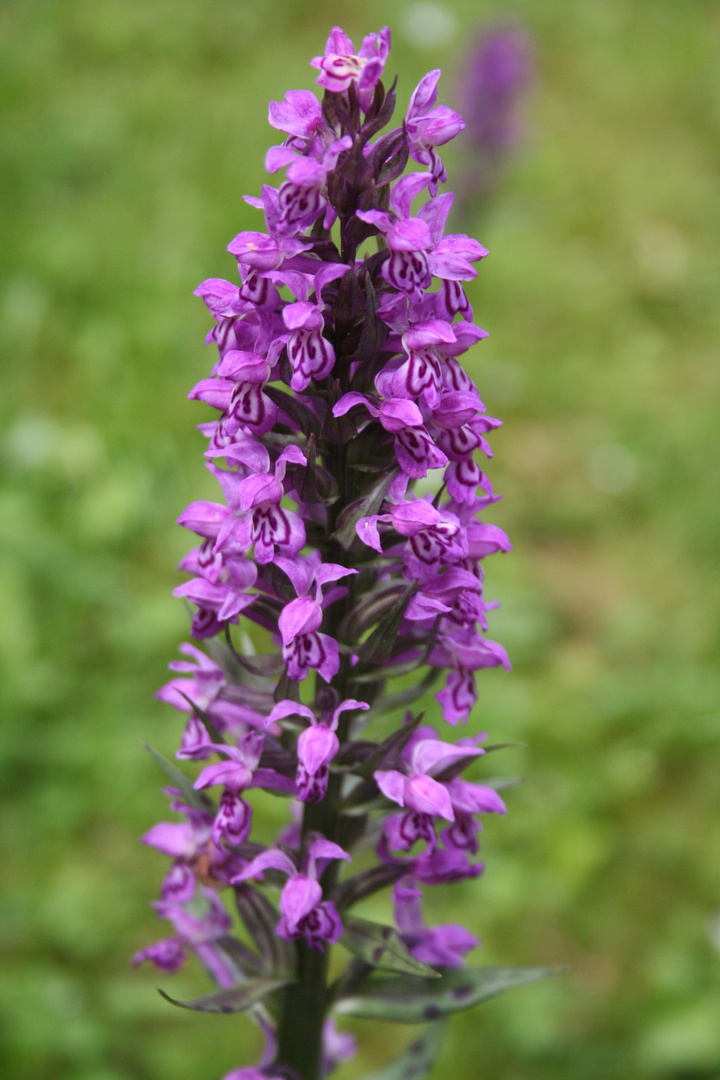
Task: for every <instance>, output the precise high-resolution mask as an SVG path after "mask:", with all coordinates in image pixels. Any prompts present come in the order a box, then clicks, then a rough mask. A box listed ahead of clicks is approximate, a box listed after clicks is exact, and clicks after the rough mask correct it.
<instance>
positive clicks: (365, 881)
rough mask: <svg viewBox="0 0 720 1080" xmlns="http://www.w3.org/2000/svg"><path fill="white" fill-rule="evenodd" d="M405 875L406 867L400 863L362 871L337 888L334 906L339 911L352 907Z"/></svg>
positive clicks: (334, 894) (334, 893)
mask: <svg viewBox="0 0 720 1080" xmlns="http://www.w3.org/2000/svg"><path fill="white" fill-rule="evenodd" d="M406 873H407V867H406V866H404V865H403V864H402V863H395V864H393V863H385V864H382V865H380V866H371V867H370V869H369V870H363V871H362V872H361V873H359V874H356V875H355V877H351V878H348V879H347V881H343V882H342V883H341V884H340V885H338V886H337V888H336V889H335V891H334V892H333V900H334V901H335V906H336V907H337V908H339V909H341V910H342V909H343V908H349V907H352V905H353V904H357V902H358V901H359V900H364V899H365V897H366V896H372V894H373V893H376V892H377V891H378V890H379V889H385V888H386V887H387V886H388V885H394V884H395V882H396V881H398V880H399V879H400V878H401V877H404V876H405V874H406Z"/></svg>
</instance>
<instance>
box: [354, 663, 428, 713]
mask: <svg viewBox="0 0 720 1080" xmlns="http://www.w3.org/2000/svg"><path fill="white" fill-rule="evenodd" d="M441 672H442V668H430V670H429V671H428V673H427V675H425V676H424V677H423V679H422V681H421V682H419V683H415V685H414V686H408V687H406V688H405V689H404V690H397V691H396V692H395V693H392V694H383V695H381V697H379V698H377V699H376V701H375V704H374V705H373V707H372V709H371V710H370V712H368V713H366V714H365V717H364V719H365V723H366V724H367V725H369V724H370V723H372V721H373V720H376V719H377V718H378V716H384V715H385V714H386V713H389V712H393V711H394V710H395V709H401V708H403V707H404V706H405V705H412V703H413V702H414V701H417V700H418V698H421V697H423V695H424V694H426V693H427V692H428V690H430V689H431V688H432V686H433V683H436V682H437V680H438V679H439V677H440V674H441Z"/></svg>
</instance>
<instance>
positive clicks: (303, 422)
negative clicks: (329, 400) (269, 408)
mask: <svg viewBox="0 0 720 1080" xmlns="http://www.w3.org/2000/svg"><path fill="white" fill-rule="evenodd" d="M263 393H265V394H267V396H268V397H269V398H270V400H271V401H274V402H275V404H276V405H277V406H278V408H280V409H282V411H283V412H284V413H285V415H286V416H289V417H290V419H291V420H292V421H293V423H294V424H297V426H298V427H299V428H300V430H301V431H304V432H305V433H306V434H307V435H309V434H310V433H312V434H314V435H315V436H316V437H318V436H319V435H320V421H319V420H318V418H317V416H316V415H315V413H314V412H313V411H312V409H309V408H308V407H307V405H304V404H303V402H302V401H301V400H300V399H299V398H298V396H297V394H295V395H294V396H293V397H291V396H290V394H286V393H285V392H284V391H283V390H280V389H278V387H277V386H265V387H263Z"/></svg>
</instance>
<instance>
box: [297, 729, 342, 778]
mask: <svg viewBox="0 0 720 1080" xmlns="http://www.w3.org/2000/svg"><path fill="white" fill-rule="evenodd" d="M339 749H340V743H339V742H338V737H337V735H336V734H335V732H334V731H330V729H329V728H326V727H325V726H324V725H323V724H317V725H316V726H314V727H309V728H306V729H305V731H303V732H301V733H300V737H299V738H298V742H297V755H298V759H299V760H300V762H301V763H302V764H303V765H304V766H305V769H306V770H307V772H308V774H309V775H310V776H314V775H315V773H316V772H317V771H318V769H319V768H321V766H323V765H328V764H329V763H330V762H331V761H332V759H333V758H334V757H335V755H336V754H337V752H338V750H339Z"/></svg>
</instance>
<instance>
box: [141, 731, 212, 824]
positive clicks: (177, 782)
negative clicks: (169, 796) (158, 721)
mask: <svg viewBox="0 0 720 1080" xmlns="http://www.w3.org/2000/svg"><path fill="white" fill-rule="evenodd" d="M143 746H144V747H145V749H146V750H147V752H148V754H150V756H151V758H152V759H153V761H154V762H155V764H156V765H158V766H159V767H160V768H161V769H162V771H163V772H164V773H165V775H166V776H167V778H168V780H169V781H170V783H171V784H172V785H173V787H176V788H179V789H180V791H181V792H182V795H183V798H184V799H185V801H186V802H187V804H188V806H193V807H195V809H196V810H207V809H208V807H210V806H211V803H210V802H209V800H208V799H207V797H206V796H205V795H202V794H201V793H200V792H199V791H196V790H195V788H194V787H193V785H192V780H191V779H190V777H189V776H187V775H186V774H185V773H184V772H183V771H182V769H179V768H178V767H177V765H175V764H174V763H173V762H172V761H168V759H167V758H166V757H164V756H163V754H161V753H160V751H159V750H156V749H155V748H154V747H152V746H150V745H149V743H143Z"/></svg>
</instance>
